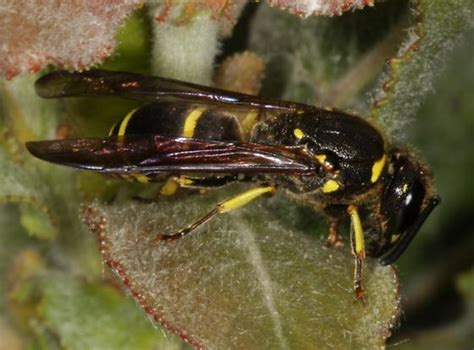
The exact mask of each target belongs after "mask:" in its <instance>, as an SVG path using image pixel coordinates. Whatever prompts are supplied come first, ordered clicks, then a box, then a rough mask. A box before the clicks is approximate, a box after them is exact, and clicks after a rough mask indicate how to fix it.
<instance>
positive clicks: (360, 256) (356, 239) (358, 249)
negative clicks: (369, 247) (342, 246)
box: [347, 205, 365, 300]
mask: <svg viewBox="0 0 474 350" xmlns="http://www.w3.org/2000/svg"><path fill="white" fill-rule="evenodd" d="M347 212H348V213H349V215H350V217H351V247H352V254H353V255H354V292H355V297H356V300H364V286H363V281H362V279H363V264H364V259H365V242H364V230H363V229H362V223H361V221H360V217H359V213H358V211H357V207H356V206H354V205H349V206H348V207H347Z"/></svg>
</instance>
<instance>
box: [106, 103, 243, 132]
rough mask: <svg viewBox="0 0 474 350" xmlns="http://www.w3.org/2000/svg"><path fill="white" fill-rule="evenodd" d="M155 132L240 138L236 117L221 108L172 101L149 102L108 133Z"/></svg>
mask: <svg viewBox="0 0 474 350" xmlns="http://www.w3.org/2000/svg"><path fill="white" fill-rule="evenodd" d="M132 134H134V135H141V134H156V135H162V136H166V137H173V138H175V137H189V138H197V139H204V140H214V141H241V138H242V136H241V130H240V126H239V122H238V120H237V119H236V118H235V117H234V116H233V115H231V114H229V113H226V112H225V111H223V110H222V109H219V108H213V107H205V106H199V105H193V104H187V103H183V104H176V103H171V102H160V103H149V104H147V105H144V106H143V107H140V108H138V109H136V110H134V111H132V112H130V113H129V114H128V115H127V116H125V117H124V118H123V119H122V120H121V121H120V122H118V123H117V124H116V125H115V126H114V127H113V128H112V130H111V131H110V135H132Z"/></svg>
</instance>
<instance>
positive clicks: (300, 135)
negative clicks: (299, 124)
mask: <svg viewBox="0 0 474 350" xmlns="http://www.w3.org/2000/svg"><path fill="white" fill-rule="evenodd" d="M293 134H294V135H295V137H296V138H297V139H302V138H303V137H304V132H303V130H301V129H298V128H296V129H295V130H293Z"/></svg>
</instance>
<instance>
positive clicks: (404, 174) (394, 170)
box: [377, 149, 440, 265]
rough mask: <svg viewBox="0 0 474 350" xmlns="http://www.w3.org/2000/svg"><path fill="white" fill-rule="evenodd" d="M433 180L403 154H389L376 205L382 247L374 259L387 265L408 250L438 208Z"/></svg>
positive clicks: (411, 156) (426, 170)
mask: <svg viewBox="0 0 474 350" xmlns="http://www.w3.org/2000/svg"><path fill="white" fill-rule="evenodd" d="M432 182H433V178H432V175H431V172H430V171H429V170H428V168H427V167H426V166H425V165H424V164H422V162H420V161H419V160H418V159H417V158H416V156H415V155H414V154H413V153H411V152H410V151H406V150H398V149H395V150H392V152H390V161H389V166H388V170H387V175H386V177H385V178H384V188H383V194H382V197H381V202H380V209H379V210H380V211H379V215H378V216H379V218H380V221H381V224H380V226H381V228H380V230H381V232H382V233H383V234H382V236H383V237H382V244H381V247H380V250H379V252H378V253H377V255H378V256H382V258H381V263H382V264H383V265H389V264H391V263H393V262H394V261H395V260H397V259H398V258H399V257H400V255H401V254H402V253H403V252H404V251H405V249H406V248H407V247H408V245H409V244H410V242H411V241H412V239H413V238H414V237H415V235H416V233H417V232H418V230H419V229H420V227H421V226H422V225H423V223H424V222H425V220H426V219H427V218H428V216H429V215H430V214H431V212H432V211H433V209H434V208H435V207H436V206H437V205H438V204H439V202H440V198H439V197H438V196H433V195H432Z"/></svg>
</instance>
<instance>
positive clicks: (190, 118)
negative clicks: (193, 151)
mask: <svg viewBox="0 0 474 350" xmlns="http://www.w3.org/2000/svg"><path fill="white" fill-rule="evenodd" d="M205 110H206V107H198V108H194V109H193V110H192V111H191V112H190V113H189V114H188V115H187V116H186V120H185V121H184V126H183V136H184V137H193V135H194V130H195V129H196V125H197V122H198V120H199V118H200V117H201V115H202V113H204V111H205Z"/></svg>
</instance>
